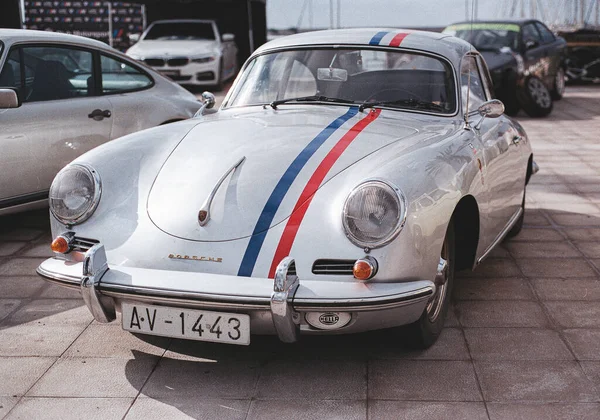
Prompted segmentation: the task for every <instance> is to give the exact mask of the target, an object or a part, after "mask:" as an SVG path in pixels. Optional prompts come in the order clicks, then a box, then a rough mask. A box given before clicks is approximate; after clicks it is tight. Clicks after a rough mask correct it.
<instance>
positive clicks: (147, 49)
mask: <svg viewBox="0 0 600 420" xmlns="http://www.w3.org/2000/svg"><path fill="white" fill-rule="evenodd" d="M237 52H238V50H237V46H236V45H235V42H234V35H233V34H222V35H220V34H219V30H218V28H217V23H216V22H215V21H214V20H193V19H188V20H159V21H156V22H154V23H152V25H150V26H149V27H148V29H146V31H144V33H143V34H142V36H141V37H140V39H139V42H137V43H136V44H135V45H133V46H132V47H131V48H129V49H128V50H127V55H129V56H130V57H131V58H134V59H136V60H139V61H142V62H144V63H146V64H147V65H149V66H152V67H153V68H154V69H155V70H156V71H159V72H160V73H162V74H164V75H165V76H167V77H169V78H171V79H172V80H174V81H176V82H177V83H181V84H186V85H203V86H205V85H216V86H218V87H219V90H220V88H221V87H222V85H223V82H225V81H227V80H229V79H231V78H233V77H235V75H236V73H237V71H238V60H237Z"/></svg>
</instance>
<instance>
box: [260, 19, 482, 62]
mask: <svg viewBox="0 0 600 420" xmlns="http://www.w3.org/2000/svg"><path fill="white" fill-rule="evenodd" d="M399 41H401V42H399ZM391 44H394V46H398V45H396V44H399V46H400V47H401V48H406V49H412V50H418V51H424V52H430V53H434V54H438V55H441V56H444V57H446V58H448V59H449V60H450V61H451V62H453V64H455V65H456V66H457V67H458V61H459V60H460V58H462V56H463V55H464V54H465V53H466V52H468V51H470V50H473V47H472V45H471V44H469V43H468V42H466V41H464V40H462V39H459V38H456V37H453V36H451V35H448V34H442V33H439V32H427V31H415V30H409V29H398V28H353V29H332V30H325V31H312V32H304V33H300V34H295V35H289V36H284V37H281V38H277V39H275V40H273V41H270V42H268V43H266V44H264V45H262V46H261V47H260V48H258V49H257V50H256V51H255V52H254V54H253V56H254V55H258V54H262V53H264V52H267V51H269V50H275V49H280V48H287V47H292V48H293V47H302V46H318V45H361V46H371V47H373V46H381V47H390V46H392V45H391Z"/></svg>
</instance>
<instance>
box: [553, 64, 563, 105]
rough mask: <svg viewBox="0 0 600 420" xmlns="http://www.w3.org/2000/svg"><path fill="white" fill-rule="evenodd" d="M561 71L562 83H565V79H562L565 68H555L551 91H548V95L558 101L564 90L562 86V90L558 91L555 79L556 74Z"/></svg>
mask: <svg viewBox="0 0 600 420" xmlns="http://www.w3.org/2000/svg"><path fill="white" fill-rule="evenodd" d="M561 72H562V77H563V84H564V83H565V81H564V78H565V70H564V69H563V68H562V67H559V68H558V69H557V70H556V75H555V76H554V82H553V84H552V91H551V92H550V96H551V97H552V99H553V100H555V101H560V100H561V99H562V97H563V96H564V93H565V92H564V87H563V91H562V92H560V91H559V88H558V85H557V83H556V81H557V78H558V75H559V73H561Z"/></svg>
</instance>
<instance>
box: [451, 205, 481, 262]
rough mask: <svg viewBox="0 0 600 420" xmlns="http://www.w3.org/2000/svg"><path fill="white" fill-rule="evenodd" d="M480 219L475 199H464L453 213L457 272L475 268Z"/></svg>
mask: <svg viewBox="0 0 600 420" xmlns="http://www.w3.org/2000/svg"><path fill="white" fill-rule="evenodd" d="M479 219H480V218H479V205H478V204H477V200H476V199H475V197H473V196H472V195H465V196H464V197H462V198H461V199H460V201H459V202H458V204H457V205H456V207H455V208H454V212H453V213H452V223H453V226H454V241H455V252H456V255H455V257H456V269H457V270H464V269H467V268H468V269H471V268H473V267H474V266H475V259H476V256H477V246H478V245H479V231H480V220H479Z"/></svg>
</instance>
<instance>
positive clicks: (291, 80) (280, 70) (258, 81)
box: [224, 48, 456, 114]
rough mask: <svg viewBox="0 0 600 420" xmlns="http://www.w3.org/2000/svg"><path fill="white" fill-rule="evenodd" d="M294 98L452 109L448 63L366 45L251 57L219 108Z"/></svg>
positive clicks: (453, 100) (447, 111)
mask: <svg viewBox="0 0 600 420" xmlns="http://www.w3.org/2000/svg"><path fill="white" fill-rule="evenodd" d="M294 98H297V99H298V100H299V101H301V102H302V103H310V102H311V101H312V102H328V103H344V104H347V103H354V104H364V103H371V104H372V103H377V105H380V106H384V107H390V108H399V109H414V110H420V111H423V110H426V111H435V112H436V113H443V114H452V113H454V112H455V110H456V93H455V88H454V77H453V72H452V69H451V67H450V65H449V64H448V63H446V62H444V61H442V60H440V59H437V58H433V57H430V56H426V55H423V54H417V53H408V52H405V51H387V50H375V49H367V48H364V49H360V48H320V49H297V50H289V51H281V52H274V53H269V54H264V55H260V56H258V57H255V58H254V59H253V60H252V61H250V62H249V64H248V65H247V66H246V68H245V70H244V72H243V74H242V75H241V77H240V80H239V82H238V83H236V87H235V90H234V91H233V92H232V93H231V96H230V98H229V100H228V102H227V103H225V104H224V106H225V107H232V106H247V105H261V104H273V103H274V104H280V103H284V102H288V101H286V99H294ZM289 102H294V101H293V100H292V101H289Z"/></svg>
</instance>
